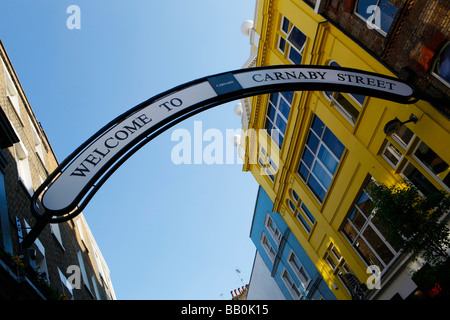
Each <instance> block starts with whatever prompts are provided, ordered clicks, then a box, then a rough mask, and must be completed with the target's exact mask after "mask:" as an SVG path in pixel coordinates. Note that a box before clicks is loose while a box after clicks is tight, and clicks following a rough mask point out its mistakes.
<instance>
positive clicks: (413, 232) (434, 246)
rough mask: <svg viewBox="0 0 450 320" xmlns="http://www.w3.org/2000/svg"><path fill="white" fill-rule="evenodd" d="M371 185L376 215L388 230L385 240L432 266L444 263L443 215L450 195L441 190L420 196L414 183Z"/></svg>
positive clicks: (449, 243) (447, 241) (447, 243)
mask: <svg viewBox="0 0 450 320" xmlns="http://www.w3.org/2000/svg"><path fill="white" fill-rule="evenodd" d="M405 185H406V187H404V186H389V187H388V186H386V185H383V184H378V185H377V184H374V186H373V187H372V189H371V196H372V200H373V203H374V209H375V210H376V214H375V218H376V222H377V223H379V224H380V225H381V226H382V227H383V228H384V229H385V230H386V232H387V235H386V238H387V240H388V241H389V242H390V243H391V244H392V245H393V246H395V247H397V248H399V249H401V250H403V252H404V253H411V254H412V255H413V257H414V258H415V259H417V258H418V257H423V258H424V259H425V260H426V261H427V262H428V263H430V264H431V265H440V264H443V263H445V261H446V260H447V258H448V255H447V253H446V251H447V249H449V248H450V231H449V229H448V228H447V226H446V221H445V215H446V213H448V211H449V209H450V197H449V196H448V194H447V193H446V192H444V191H437V192H434V193H431V194H427V195H426V197H423V196H421V194H420V193H419V191H418V190H417V188H416V187H415V186H414V185H411V184H408V183H405Z"/></svg>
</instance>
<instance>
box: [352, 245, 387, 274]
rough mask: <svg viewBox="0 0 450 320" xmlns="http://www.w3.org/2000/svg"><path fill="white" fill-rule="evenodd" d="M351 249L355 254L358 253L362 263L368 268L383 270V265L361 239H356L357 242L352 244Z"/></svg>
mask: <svg viewBox="0 0 450 320" xmlns="http://www.w3.org/2000/svg"><path fill="white" fill-rule="evenodd" d="M353 247H354V248H355V250H356V251H357V252H359V253H360V255H361V257H363V259H364V261H365V262H366V264H367V265H368V266H370V265H376V266H378V267H379V268H380V270H383V269H384V264H383V263H382V262H380V260H378V258H377V257H376V256H375V254H374V253H373V252H372V250H371V249H370V248H369V246H368V245H367V243H366V242H365V241H364V240H363V239H362V238H358V240H357V241H356V242H355V243H354V245H353Z"/></svg>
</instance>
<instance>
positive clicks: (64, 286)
mask: <svg viewBox="0 0 450 320" xmlns="http://www.w3.org/2000/svg"><path fill="white" fill-rule="evenodd" d="M58 274H59V279H60V280H61V291H62V294H64V295H66V296H67V297H68V298H69V299H70V300H73V291H72V285H71V284H70V282H69V281H68V280H67V277H66V276H65V275H64V273H62V271H61V270H60V269H59V268H58Z"/></svg>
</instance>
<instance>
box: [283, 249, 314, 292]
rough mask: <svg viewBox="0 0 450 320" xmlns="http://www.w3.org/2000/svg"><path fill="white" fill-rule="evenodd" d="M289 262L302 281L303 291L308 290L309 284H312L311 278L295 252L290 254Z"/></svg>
mask: <svg viewBox="0 0 450 320" xmlns="http://www.w3.org/2000/svg"><path fill="white" fill-rule="evenodd" d="M288 262H289V265H290V266H291V267H292V270H294V273H295V275H296V276H297V278H298V279H299V280H300V283H301V284H302V286H303V289H305V290H306V288H308V285H309V283H310V282H311V278H310V277H309V275H308V273H307V272H306V270H305V268H304V267H303V265H302V264H301V262H300V260H299V258H298V257H297V256H296V255H295V253H294V252H293V251H291V252H290V254H289V258H288Z"/></svg>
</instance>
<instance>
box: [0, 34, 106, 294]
mask: <svg viewBox="0 0 450 320" xmlns="http://www.w3.org/2000/svg"><path fill="white" fill-rule="evenodd" d="M0 58H1V62H0V107H1V108H0V148H1V149H0V228H1V230H0V231H1V232H0V299H61V298H64V299H65V298H68V299H74V300H91V299H93V300H97V299H98V300H104V299H115V293H114V289H113V286H112V283H111V280H110V275H109V270H108V267H107V265H106V262H105V261H104V259H103V256H102V254H101V252H100V249H99V248H98V246H97V244H96V242H95V239H94V237H93V235H92V233H91V231H90V230H89V226H88V225H87V223H86V221H85V219H84V217H83V215H82V214H80V215H79V216H77V217H76V218H75V219H73V220H71V221H69V222H63V223H58V224H47V225H46V226H45V228H44V229H43V231H42V232H41V233H40V234H39V236H38V238H37V239H36V240H35V241H34V243H33V244H32V245H31V246H30V247H28V248H23V246H22V241H23V239H24V237H25V236H26V235H27V233H28V232H29V231H30V228H32V227H33V226H34V225H35V223H36V219H35V217H34V216H33V215H32V213H31V209H30V208H31V196H32V195H33V193H34V191H35V190H36V189H37V188H38V187H39V185H40V184H41V183H42V182H43V181H44V180H45V179H46V177H47V176H48V175H49V174H50V173H51V172H52V171H53V170H54V169H55V168H56V167H57V165H58V161H57V159H56V157H55V154H54V152H53V150H52V147H51V145H50V143H49V141H48V139H47V137H46V135H45V132H44V130H43V129H42V128H41V125H40V123H39V122H38V121H37V119H36V117H35V116H34V113H33V110H32V108H31V106H30V104H29V102H28V100H27V98H26V95H25V93H24V91H23V89H22V87H21V85H20V82H19V79H18V78H17V75H16V73H15V71H14V68H13V66H12V65H11V61H10V60H9V58H8V55H7V53H6V50H5V48H4V47H3V44H2V43H1V41H0Z"/></svg>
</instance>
